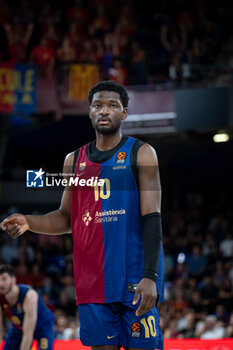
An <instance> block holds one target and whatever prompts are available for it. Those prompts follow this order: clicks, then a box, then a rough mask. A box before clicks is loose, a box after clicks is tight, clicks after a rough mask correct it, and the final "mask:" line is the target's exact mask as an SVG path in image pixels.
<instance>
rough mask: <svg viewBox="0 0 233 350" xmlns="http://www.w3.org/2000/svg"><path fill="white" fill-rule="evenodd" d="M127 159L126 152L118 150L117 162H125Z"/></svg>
mask: <svg viewBox="0 0 233 350" xmlns="http://www.w3.org/2000/svg"><path fill="white" fill-rule="evenodd" d="M125 160H126V153H125V152H123V151H121V152H118V153H117V156H116V163H117V164H124V163H125Z"/></svg>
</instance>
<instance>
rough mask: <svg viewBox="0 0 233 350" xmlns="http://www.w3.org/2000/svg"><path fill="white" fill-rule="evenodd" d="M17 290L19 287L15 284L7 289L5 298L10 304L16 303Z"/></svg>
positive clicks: (18, 290)
mask: <svg viewBox="0 0 233 350" xmlns="http://www.w3.org/2000/svg"><path fill="white" fill-rule="evenodd" d="M19 292H20V289H19V287H18V286H17V284H14V285H13V286H12V289H11V290H10V291H9V293H7V294H6V295H5V298H6V300H7V302H8V303H9V305H10V306H13V305H15V304H16V303H17V300H18V298H19Z"/></svg>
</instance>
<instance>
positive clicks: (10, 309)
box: [0, 265, 54, 350]
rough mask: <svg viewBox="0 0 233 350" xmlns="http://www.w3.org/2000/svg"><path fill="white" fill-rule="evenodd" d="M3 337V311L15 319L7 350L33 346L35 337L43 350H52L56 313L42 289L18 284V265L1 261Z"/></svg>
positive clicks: (0, 330) (0, 333)
mask: <svg viewBox="0 0 233 350" xmlns="http://www.w3.org/2000/svg"><path fill="white" fill-rule="evenodd" d="M0 306H1V307H0V340H2V339H3V313H4V314H5V316H6V317H7V318H9V319H10V320H11V322H12V327H11V328H10V330H9V332H8V334H7V337H6V340H5V344H4V347H3V350H30V349H31V345H32V342H33V339H35V340H37V342H38V348H39V350H42V349H43V350H52V348H53V340H54V317H53V314H52V312H51V311H50V310H49V309H47V307H46V306H45V305H44V303H43V301H42V299H41V298H40V296H39V295H38V293H37V292H36V291H35V290H34V289H32V288H31V287H29V286H27V285H25V284H16V278H15V273H14V269H13V268H12V266H10V265H0Z"/></svg>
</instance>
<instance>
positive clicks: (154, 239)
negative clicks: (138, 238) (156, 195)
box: [142, 212, 162, 281]
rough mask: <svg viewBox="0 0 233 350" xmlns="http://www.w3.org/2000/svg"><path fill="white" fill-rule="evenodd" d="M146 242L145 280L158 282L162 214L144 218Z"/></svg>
mask: <svg viewBox="0 0 233 350" xmlns="http://www.w3.org/2000/svg"><path fill="white" fill-rule="evenodd" d="M142 226H143V241H144V274H143V277H144V278H150V279H151V280H153V281H156V279H157V277H158V266H159V257H160V250H161V241H162V224H161V215H160V213H158V212H156V213H151V214H147V215H144V216H142Z"/></svg>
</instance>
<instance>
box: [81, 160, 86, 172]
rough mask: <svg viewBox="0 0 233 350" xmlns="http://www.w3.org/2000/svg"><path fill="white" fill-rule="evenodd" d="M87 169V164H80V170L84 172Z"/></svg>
mask: <svg viewBox="0 0 233 350" xmlns="http://www.w3.org/2000/svg"><path fill="white" fill-rule="evenodd" d="M85 168H86V162H83V163H80V164H79V170H83V169H85Z"/></svg>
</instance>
